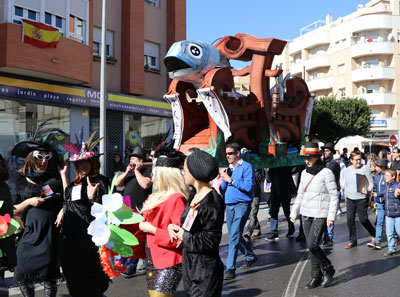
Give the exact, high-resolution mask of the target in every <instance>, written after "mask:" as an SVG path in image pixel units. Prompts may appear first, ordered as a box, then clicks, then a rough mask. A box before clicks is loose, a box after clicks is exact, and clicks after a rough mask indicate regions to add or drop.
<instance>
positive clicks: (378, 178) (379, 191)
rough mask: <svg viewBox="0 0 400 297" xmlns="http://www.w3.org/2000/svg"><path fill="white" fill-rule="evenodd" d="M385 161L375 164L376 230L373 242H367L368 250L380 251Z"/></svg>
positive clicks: (383, 207)
mask: <svg viewBox="0 0 400 297" xmlns="http://www.w3.org/2000/svg"><path fill="white" fill-rule="evenodd" d="M387 163H388V160H387V159H378V160H377V161H376V162H375V168H376V173H377V174H376V175H375V177H374V194H373V196H374V208H375V209H376V230H375V242H373V243H371V242H369V243H368V244H367V245H368V246H369V247H370V248H373V249H376V250H380V249H381V238H382V229H383V222H384V219H385V193H386V180H385V170H386V168H387Z"/></svg>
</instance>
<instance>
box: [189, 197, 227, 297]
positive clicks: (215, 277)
mask: <svg viewBox="0 0 400 297" xmlns="http://www.w3.org/2000/svg"><path fill="white" fill-rule="evenodd" d="M194 195H195V193H194V192H192V193H191V195H190V197H189V199H188V201H187V203H186V207H185V210H184V211H183V213H182V216H181V224H182V225H183V223H184V221H185V219H186V216H187V214H188V212H189V210H190V208H191V206H190V203H191V201H192V200H193V198H194ZM197 210H198V214H197V216H196V218H195V220H194V222H193V225H192V227H191V229H190V231H185V232H184V234H183V254H182V256H183V262H182V264H183V286H184V289H185V293H186V294H187V295H188V296H191V297H194V296H196V297H198V296H204V297H206V296H207V297H217V296H221V292H222V284H223V275H224V265H223V263H222V261H221V258H220V256H219V244H220V242H221V237H222V225H223V224H224V212H225V203H224V199H223V198H222V197H221V196H220V195H219V194H218V193H217V192H216V191H215V190H214V189H213V190H212V191H210V192H209V193H208V194H207V195H206V196H205V197H204V198H203V199H202V200H201V201H200V205H199V206H198V207H197Z"/></svg>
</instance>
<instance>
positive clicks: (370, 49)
mask: <svg viewBox="0 0 400 297" xmlns="http://www.w3.org/2000/svg"><path fill="white" fill-rule="evenodd" d="M392 54H393V43H392V42H365V43H359V44H354V45H352V46H351V57H352V58H357V57H362V56H369V55H392Z"/></svg>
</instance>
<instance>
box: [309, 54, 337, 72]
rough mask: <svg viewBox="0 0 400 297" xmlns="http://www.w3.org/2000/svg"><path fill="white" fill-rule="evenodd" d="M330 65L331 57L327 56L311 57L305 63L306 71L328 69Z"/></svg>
mask: <svg viewBox="0 0 400 297" xmlns="http://www.w3.org/2000/svg"><path fill="white" fill-rule="evenodd" d="M330 65H331V57H330V55H327V54H319V55H315V56H313V57H311V58H310V59H308V60H307V61H306V63H305V67H306V70H307V71H308V70H313V69H316V68H320V67H329V66H330Z"/></svg>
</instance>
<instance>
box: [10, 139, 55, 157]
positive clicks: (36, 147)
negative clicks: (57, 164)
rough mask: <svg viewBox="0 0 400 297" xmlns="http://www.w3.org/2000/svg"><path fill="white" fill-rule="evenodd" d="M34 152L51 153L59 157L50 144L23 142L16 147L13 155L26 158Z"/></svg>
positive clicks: (12, 152)
mask: <svg viewBox="0 0 400 297" xmlns="http://www.w3.org/2000/svg"><path fill="white" fill-rule="evenodd" d="M33 151H45V152H51V153H52V154H53V155H54V156H55V157H58V153H57V151H56V150H55V149H54V148H53V147H52V146H51V145H50V144H49V143H47V142H39V141H21V142H19V143H17V144H16V145H15V146H14V148H13V150H12V151H11V155H13V156H17V157H21V158H26V157H27V156H28V154H29V153H30V152H33Z"/></svg>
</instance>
